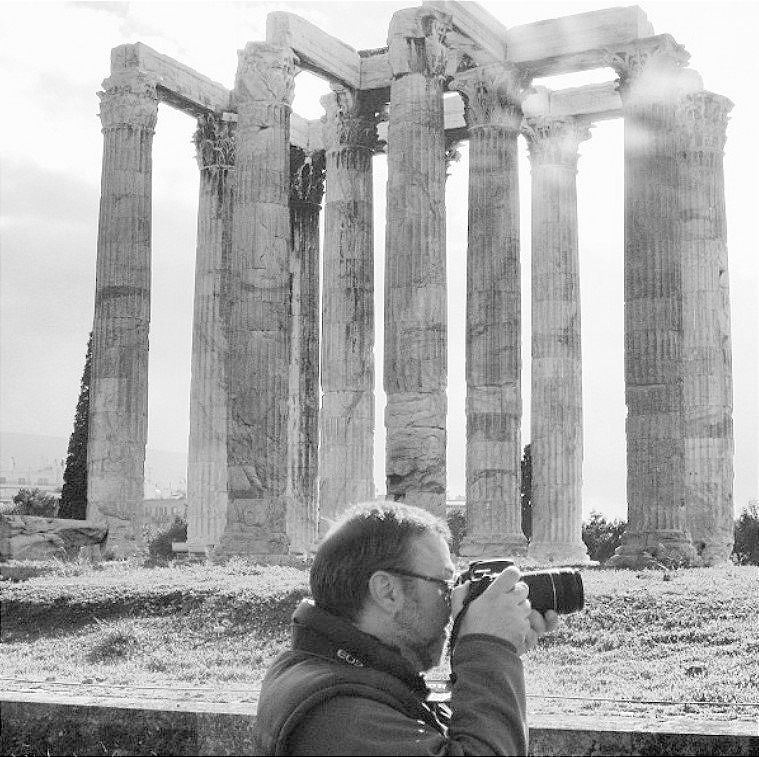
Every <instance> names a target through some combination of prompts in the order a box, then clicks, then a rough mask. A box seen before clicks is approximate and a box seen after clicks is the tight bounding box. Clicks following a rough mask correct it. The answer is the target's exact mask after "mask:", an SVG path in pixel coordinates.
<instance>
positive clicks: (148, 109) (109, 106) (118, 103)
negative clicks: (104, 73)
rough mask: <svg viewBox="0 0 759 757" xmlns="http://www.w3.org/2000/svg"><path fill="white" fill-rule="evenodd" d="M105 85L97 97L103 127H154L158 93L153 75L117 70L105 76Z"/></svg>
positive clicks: (152, 128) (150, 128) (156, 115)
mask: <svg viewBox="0 0 759 757" xmlns="http://www.w3.org/2000/svg"><path fill="white" fill-rule="evenodd" d="M103 88H104V90H105V91H104V92H98V97H99V98H100V120H101V121H102V123H103V128H104V129H110V128H113V127H115V126H121V125H129V126H138V127H140V128H142V129H149V130H150V131H152V130H154V129H155V124H156V119H157V117H158V95H157V94H156V88H155V82H154V81H153V80H152V79H151V78H149V77H148V76H147V75H145V74H143V73H141V72H139V71H138V72H128V73H118V74H114V75H113V76H110V77H109V78H108V79H106V80H105V81H104V82H103Z"/></svg>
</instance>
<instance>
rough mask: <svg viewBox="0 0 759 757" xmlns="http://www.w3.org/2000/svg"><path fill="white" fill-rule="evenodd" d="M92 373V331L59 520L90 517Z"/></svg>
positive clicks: (64, 481) (69, 449)
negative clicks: (89, 479)
mask: <svg viewBox="0 0 759 757" xmlns="http://www.w3.org/2000/svg"><path fill="white" fill-rule="evenodd" d="M91 370H92V332H90V337H89V339H88V340H87V355H86V357H85V359H84V371H83V373H82V382H81V385H80V388H79V400H78V401H77V403H76V413H75V415H74V430H73V431H72V432H71V437H70V438H69V448H68V453H67V454H66V469H65V471H64V472H63V490H62V491H61V507H60V510H59V513H58V515H59V517H61V518H77V519H80V520H83V519H84V518H86V517H87V434H88V427H89V420H90V373H91Z"/></svg>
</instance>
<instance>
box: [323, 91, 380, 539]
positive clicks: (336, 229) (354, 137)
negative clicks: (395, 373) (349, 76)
mask: <svg viewBox="0 0 759 757" xmlns="http://www.w3.org/2000/svg"><path fill="white" fill-rule="evenodd" d="M322 104H323V105H324V107H325V110H326V113H325V116H324V118H323V133H324V137H325V144H326V160H327V197H326V203H325V210H324V226H325V228H324V284H323V292H324V305H323V310H322V334H323V340H324V341H323V345H322V355H323V361H322V391H323V401H322V403H323V404H322V417H321V448H320V476H321V478H320V484H319V486H320V497H319V508H320V511H319V514H320V525H319V528H320V532H322V533H323V532H324V530H325V529H326V528H328V526H329V523H330V521H331V520H333V519H335V518H336V517H337V516H339V514H340V513H341V512H342V511H343V510H344V509H345V508H346V507H347V506H348V505H351V504H355V503H356V502H362V501H366V500H371V499H373V498H374V218H373V212H374V210H373V209H374V198H373V194H372V151H373V149H374V147H375V144H376V128H375V127H376V120H377V119H376V108H377V103H375V102H374V101H373V100H372V99H371V98H369V97H364V96H361V95H357V94H356V93H355V92H353V91H351V90H347V89H336V90H335V92H334V93H333V94H331V95H327V96H326V97H324V98H323V99H322Z"/></svg>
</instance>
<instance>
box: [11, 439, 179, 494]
mask: <svg viewBox="0 0 759 757" xmlns="http://www.w3.org/2000/svg"><path fill="white" fill-rule="evenodd" d="M68 444H69V440H68V438H65V437H62V436H44V435H41V434H18V433H6V432H2V433H0V468H1V469H2V470H3V471H4V472H10V471H13V470H17V471H22V472H25V471H28V470H36V469H39V468H44V467H45V466H49V465H50V464H51V463H53V462H55V463H58V464H60V463H65V460H66V451H67V450H68ZM186 478H187V454H186V453H182V452H170V451H167V450H155V449H148V450H147V452H146V459H145V493H146V496H150V497H156V496H164V497H168V496H169V494H170V493H171V492H172V491H174V492H176V491H180V490H181V491H184V490H185V489H186V483H185V479H186Z"/></svg>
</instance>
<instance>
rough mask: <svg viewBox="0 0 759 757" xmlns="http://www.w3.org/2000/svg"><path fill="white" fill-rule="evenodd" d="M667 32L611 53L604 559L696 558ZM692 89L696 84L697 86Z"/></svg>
mask: <svg viewBox="0 0 759 757" xmlns="http://www.w3.org/2000/svg"><path fill="white" fill-rule="evenodd" d="M686 61H687V53H686V52H685V51H684V50H683V49H682V48H681V47H680V46H678V45H676V44H675V43H674V42H673V41H672V40H671V39H670V38H667V37H665V38H664V39H663V40H662V41H660V42H658V43H657V44H656V45H655V46H654V47H651V46H647V47H646V46H639V45H636V46H633V47H631V49H630V50H629V51H627V52H621V53H618V54H617V55H616V56H615V57H614V58H612V59H611V61H610V62H611V63H612V65H614V66H615V68H616V69H617V71H618V72H619V74H620V85H619V91H620V95H621V98H622V108H623V116H624V119H625V156H624V161H625V177H624V182H625V284H624V291H625V401H626V404H627V429H626V430H627V500H628V526H627V530H626V531H625V533H624V536H623V539H622V546H620V547H619V548H618V549H617V554H616V555H614V556H613V557H612V558H611V564H612V565H616V566H631V567H637V566H640V565H645V564H647V563H648V562H650V561H651V559H656V560H658V561H662V560H664V561H672V562H675V563H685V564H690V563H692V562H693V561H694V559H695V552H694V550H693V547H692V546H691V539H690V535H689V534H688V531H687V522H686V507H685V480H684V477H685V446H686V445H685V415H684V410H685V406H684V401H685V396H684V383H683V377H684V374H683V372H684V353H683V348H684V343H683V287H682V281H683V272H682V260H681V257H680V244H679V241H678V234H679V229H678V223H679V221H678V202H679V197H678V179H679V172H678V153H677V148H678V145H679V132H680V129H681V127H682V124H681V123H680V119H679V118H678V103H679V101H680V99H681V98H682V97H683V96H684V95H685V94H687V92H688V90H689V88H691V87H692V86H693V84H694V78H696V79H697V78H699V77H698V75H697V74H695V72H690V71H688V70H687V69H683V68H682V66H683V65H684V63H685V62H686ZM697 88H700V84H697Z"/></svg>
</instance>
